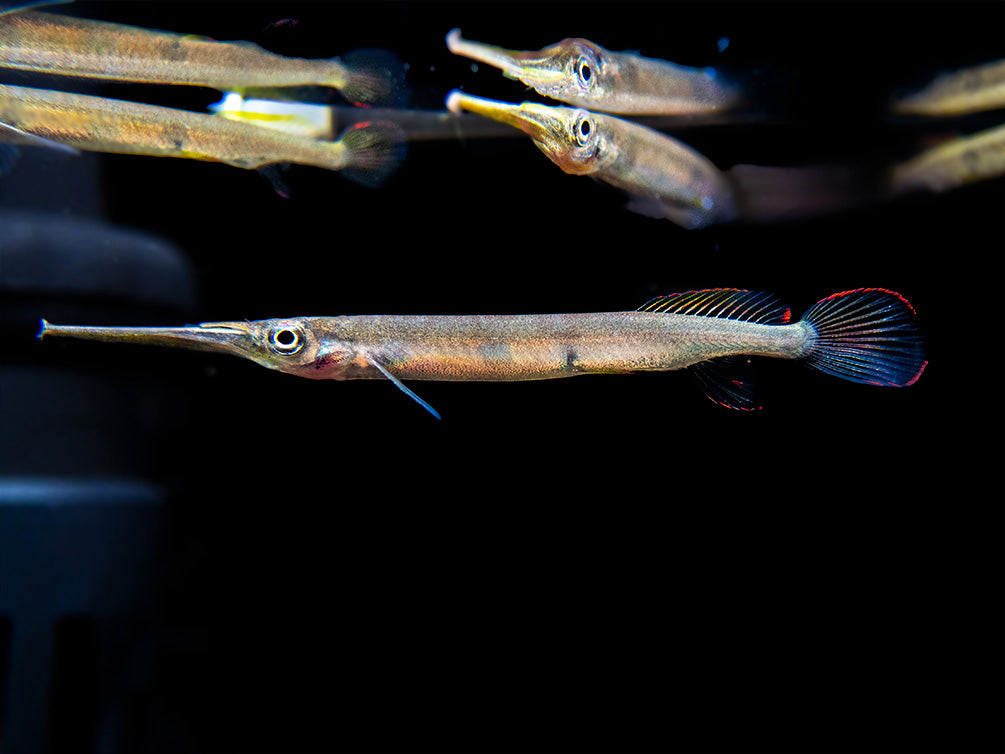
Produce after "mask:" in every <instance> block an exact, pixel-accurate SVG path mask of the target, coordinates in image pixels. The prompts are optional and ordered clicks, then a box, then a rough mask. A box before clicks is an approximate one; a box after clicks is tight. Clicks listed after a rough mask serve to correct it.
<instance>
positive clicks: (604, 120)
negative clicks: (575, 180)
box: [447, 90, 737, 228]
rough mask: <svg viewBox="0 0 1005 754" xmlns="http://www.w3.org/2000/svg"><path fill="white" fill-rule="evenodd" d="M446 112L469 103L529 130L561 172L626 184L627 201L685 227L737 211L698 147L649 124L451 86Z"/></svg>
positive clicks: (725, 182)
mask: <svg viewBox="0 0 1005 754" xmlns="http://www.w3.org/2000/svg"><path fill="white" fill-rule="evenodd" d="M447 109H448V110H450V111H451V112H458V111H460V110H467V111H469V112H473V113H477V114H479V115H484V116H485V117H487V118H491V119H493V120H496V121H499V122H502V123H508V124H509V125H511V126H514V127H515V128H518V129H520V130H521V131H523V132H524V133H526V134H527V135H528V136H530V138H531V139H532V140H533V142H534V143H535V144H536V145H537V146H538V148H539V149H540V150H541V151H542V152H544V153H545V154H546V155H547V156H548V159H550V160H551V161H552V162H554V163H555V164H556V165H558V166H559V167H560V168H561V169H562V170H563V171H564V172H566V173H570V174H572V175H590V176H593V177H594V178H599V179H600V180H602V181H605V182H607V183H609V184H611V185H612V186H616V187H618V188H620V189H623V190H624V191H626V192H628V193H629V194H630V195H631V197H632V200H631V202H630V203H629V209H631V210H633V211H636V212H640V213H642V214H645V215H650V216H654V217H665V218H668V219H670V220H672V221H673V222H675V223H677V224H678V225H680V226H682V227H685V228H701V227H705V226H707V225H712V224H717V223H723V222H729V221H731V220H734V219H736V217H737V210H736V197H735V196H734V188H733V186H732V183H731V181H730V179H729V178H728V176H727V175H726V174H725V173H723V172H722V171H721V170H719V169H718V168H717V167H716V166H715V165H714V164H712V163H711V162H710V161H709V160H708V159H706V158H705V157H704V156H702V155H701V154H700V153H698V152H697V151H695V150H694V149H691V148H690V147H689V146H687V145H685V144H683V143H682V142H680V141H677V140H676V139H674V138H672V137H670V136H667V135H665V134H662V133H660V132H658V131H654V130H653V129H651V128H647V127H645V126H642V125H639V124H638V123H633V122H631V121H627V120H623V119H621V118H616V117H614V116H612V115H605V114H602V113H593V112H589V111H587V110H582V109H579V108H570V107H552V106H549V105H541V104H538V103H535V102H523V103H521V104H519V105H516V104H510V103H508V102H498V101H496V100H490V99H484V98H481V97H473V96H471V95H468V94H464V93H463V92H460V91H457V90H454V91H452V92H451V93H450V95H449V96H448V97H447Z"/></svg>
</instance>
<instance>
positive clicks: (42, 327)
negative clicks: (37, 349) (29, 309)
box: [35, 317, 49, 340]
mask: <svg viewBox="0 0 1005 754" xmlns="http://www.w3.org/2000/svg"><path fill="white" fill-rule="evenodd" d="M48 329H49V320H47V319H45V317H43V318H42V319H40V320H39V322H38V335H36V336H35V337H36V338H38V339H39V340H42V336H43V335H45V333H46V331H47V330H48Z"/></svg>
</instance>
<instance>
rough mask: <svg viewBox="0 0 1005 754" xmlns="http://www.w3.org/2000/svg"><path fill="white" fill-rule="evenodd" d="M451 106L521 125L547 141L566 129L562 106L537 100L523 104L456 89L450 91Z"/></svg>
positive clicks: (450, 109) (448, 105) (448, 101)
mask: <svg viewBox="0 0 1005 754" xmlns="http://www.w3.org/2000/svg"><path fill="white" fill-rule="evenodd" d="M447 110H449V111H450V112H452V113H459V112H460V111H461V110H467V111H468V112H470V113H477V114H478V115H483V116H485V117H486V118H491V119H492V120H495V121H499V122H500V123H508V124H509V125H511V126H514V127H515V128H519V129H520V130H521V131H523V132H524V133H525V134H527V135H528V136H529V137H530V138H532V139H533V140H534V141H536V142H539V143H540V142H546V141H547V140H548V139H553V140H554V139H556V138H560V135H561V134H563V133H564V132H565V120H564V119H563V117H562V116H561V114H560V110H559V109H558V108H555V107H551V106H549V105H540V104H538V103H536V102H521V103H520V104H519V105H515V104H512V103H509V102H499V101H497V100H492V99H485V98H483V97H473V96H471V95H470V94H465V93H464V92H461V91H458V90H457V89H454V90H453V91H452V92H450V94H449V95H447Z"/></svg>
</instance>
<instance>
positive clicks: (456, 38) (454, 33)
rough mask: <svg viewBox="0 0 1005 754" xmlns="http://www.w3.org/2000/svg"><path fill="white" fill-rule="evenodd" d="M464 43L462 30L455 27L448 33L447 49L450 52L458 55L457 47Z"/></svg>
mask: <svg viewBox="0 0 1005 754" xmlns="http://www.w3.org/2000/svg"><path fill="white" fill-rule="evenodd" d="M463 41H464V40H463V38H462V37H461V30H460V29H458V28H457V27H454V28H453V29H451V30H450V31H448V32H447V49H448V50H450V52H452V53H454V54H456V53H457V49H456V48H457V46H458V45H459V44H460V43H461V42H463Z"/></svg>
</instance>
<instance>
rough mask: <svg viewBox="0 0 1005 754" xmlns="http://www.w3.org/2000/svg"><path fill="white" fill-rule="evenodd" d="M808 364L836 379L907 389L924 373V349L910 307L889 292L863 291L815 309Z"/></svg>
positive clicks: (806, 318) (809, 317) (811, 312)
mask: <svg viewBox="0 0 1005 754" xmlns="http://www.w3.org/2000/svg"><path fill="white" fill-rule="evenodd" d="M802 321H803V322H805V323H807V324H808V325H810V326H811V327H812V328H813V330H814V333H813V335H812V336H811V337H810V338H809V341H808V351H807V354H806V356H805V359H806V363H807V364H808V365H809V366H810V367H812V368H813V369H816V370H818V371H821V372H826V373H827V374H832V375H834V376H835V377H841V378H842V379H846V380H851V381H853V382H864V383H866V384H869V385H885V386H889V387H905V386H907V385H912V384H914V383H915V382H916V381H917V379H918V378H919V377H920V376H921V373H922V372H923V371H925V367H926V366H927V365H928V362H927V361H926V360H925V348H924V343H923V342H922V337H921V333H920V331H919V330H918V325H917V314H916V312H915V311H914V307H913V306H911V304H910V302H909V301H908V300H907V299H906V298H904V297H903V296H901V295H900V294H899V293H895V292H894V291H889V290H886V289H885V288H858V289H856V290H853V291H843V292H842V293H835V294H834V295H832V296H828V297H827V298H825V299H823V300H822V301H818V302H817V303H816V304H814V305H813V306H812V307H811V308H810V310H809V311H807V312H806V314H804V315H803V319H802Z"/></svg>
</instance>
